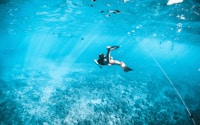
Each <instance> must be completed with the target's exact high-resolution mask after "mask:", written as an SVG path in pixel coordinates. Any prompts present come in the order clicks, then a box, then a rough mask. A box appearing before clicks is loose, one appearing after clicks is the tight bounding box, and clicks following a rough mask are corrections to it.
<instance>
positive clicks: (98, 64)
mask: <svg viewBox="0 0 200 125" xmlns="http://www.w3.org/2000/svg"><path fill="white" fill-rule="evenodd" d="M94 62H95V63H96V64H97V65H98V66H99V68H102V66H101V65H100V64H99V63H98V62H97V60H96V59H94Z"/></svg>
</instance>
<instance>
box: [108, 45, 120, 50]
mask: <svg viewBox="0 0 200 125" xmlns="http://www.w3.org/2000/svg"><path fill="white" fill-rule="evenodd" d="M106 48H107V49H109V50H115V49H118V48H119V46H107V47H106Z"/></svg>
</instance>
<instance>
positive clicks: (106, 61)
mask: <svg viewBox="0 0 200 125" xmlns="http://www.w3.org/2000/svg"><path fill="white" fill-rule="evenodd" d="M118 48H119V46H107V54H106V56H104V54H99V59H98V60H96V59H94V62H95V63H96V64H97V65H100V68H102V66H105V65H119V66H120V67H121V68H122V69H123V70H124V72H129V71H131V70H133V69H131V68H129V67H127V66H126V64H125V63H124V62H122V61H118V60H114V59H113V58H112V57H111V56H110V52H111V51H112V50H115V49H118Z"/></svg>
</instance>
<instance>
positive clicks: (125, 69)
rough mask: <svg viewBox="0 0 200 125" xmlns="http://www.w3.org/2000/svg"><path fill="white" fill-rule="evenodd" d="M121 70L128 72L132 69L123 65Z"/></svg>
mask: <svg viewBox="0 0 200 125" xmlns="http://www.w3.org/2000/svg"><path fill="white" fill-rule="evenodd" d="M123 70H124V72H129V71H132V70H133V69H131V68H129V67H126V66H125V67H123Z"/></svg>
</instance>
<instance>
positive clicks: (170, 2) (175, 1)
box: [167, 0, 183, 5]
mask: <svg viewBox="0 0 200 125" xmlns="http://www.w3.org/2000/svg"><path fill="white" fill-rule="evenodd" d="M182 2H183V0H169V1H168V2H167V5H172V4H176V3H182Z"/></svg>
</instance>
